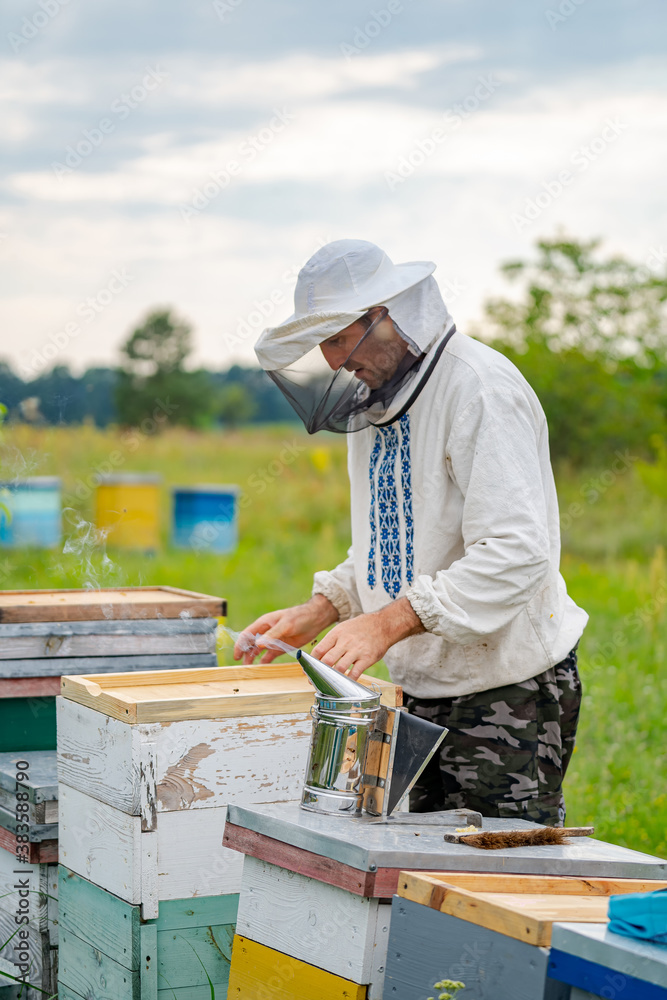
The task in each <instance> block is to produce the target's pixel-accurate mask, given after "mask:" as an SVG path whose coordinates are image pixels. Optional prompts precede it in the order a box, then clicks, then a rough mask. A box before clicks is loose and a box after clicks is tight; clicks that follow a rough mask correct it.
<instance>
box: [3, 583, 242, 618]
mask: <svg viewBox="0 0 667 1000" xmlns="http://www.w3.org/2000/svg"><path fill="white" fill-rule="evenodd" d="M226 614H227V602H226V601H225V600H223V599H222V598H220V597H212V596H211V595H210V594H198V593H195V592H194V591H190V590H179V589H178V588H176V587H127V588H125V589H123V590H120V589H118V588H115V587H109V588H106V587H102V588H100V589H98V590H5V591H2V592H1V593H0V622H44V621H93V620H96V619H102V620H109V619H112V618H117V619H124V618H178V617H180V616H185V617H188V618H220V617H223V616H224V615H226Z"/></svg>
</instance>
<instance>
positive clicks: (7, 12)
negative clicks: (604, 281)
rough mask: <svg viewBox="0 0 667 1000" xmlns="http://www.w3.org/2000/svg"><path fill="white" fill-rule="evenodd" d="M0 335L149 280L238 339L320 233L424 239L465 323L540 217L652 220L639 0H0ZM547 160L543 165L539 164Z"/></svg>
mask: <svg viewBox="0 0 667 1000" xmlns="http://www.w3.org/2000/svg"><path fill="white" fill-rule="evenodd" d="M2 7H3V20H4V26H3V31H2V34H1V36H0V44H1V45H3V46H4V58H3V60H2V67H1V70H0V92H1V94H2V102H3V116H2V118H3V129H2V136H3V142H2V144H1V148H2V156H3V159H4V163H3V170H2V175H1V178H0V259H1V260H2V316H1V323H0V357H4V358H5V359H9V360H10V361H11V363H12V364H13V366H14V367H15V368H16V369H17V370H18V371H20V372H21V373H22V374H24V376H26V377H30V376H33V375H36V374H39V372H40V371H43V370H44V369H45V368H49V367H51V366H52V365H53V364H55V363H58V364H62V363H68V364H70V365H72V367H73V368H74V369H75V370H77V371H80V370H81V369H82V368H83V367H85V366H88V365H92V364H96V363H102V364H113V363H115V362H116V361H117V358H118V348H119V345H120V344H121V343H122V341H123V340H124V339H125V337H126V336H127V334H128V332H129V331H130V330H131V329H132V328H133V326H134V325H136V322H137V321H138V320H139V319H140V317H141V316H142V314H143V313H145V311H146V310H147V309H149V308H150V307H154V306H156V305H170V306H173V307H175V309H176V310H177V311H178V312H179V313H181V314H182V315H184V316H185V317H186V318H188V319H189V320H190V321H191V323H192V324H193V326H194V328H195V331H196V348H197V354H196V361H197V362H198V363H203V364H205V365H207V366H209V367H212V368H223V367H226V366H227V365H229V364H230V363H231V362H232V361H234V360H242V361H250V360H254V355H253V352H252V344H253V342H254V340H255V339H256V338H257V336H258V335H259V333H260V332H261V329H262V328H263V326H266V325H273V324H274V323H276V322H279V321H280V320H282V319H283V318H285V317H286V316H287V315H288V314H289V313H290V312H291V292H292V290H293V285H294V279H295V276H296V272H297V270H298V268H299V266H300V265H301V264H302V263H303V262H304V261H305V260H306V259H307V258H308V257H309V256H310V255H311V254H312V253H313V252H314V251H315V250H316V249H317V248H318V247H319V246H320V245H321V244H322V243H324V242H327V241H329V240H332V239H339V238H341V237H356V238H361V239H369V240H372V241H374V242H376V243H379V244H380V245H381V246H383V247H384V248H385V249H386V250H387V252H388V253H389V254H390V256H392V257H393V259H394V260H396V261H404V260H415V259H420V260H434V261H436V263H437V265H438V268H437V271H436V278H437V279H438V280H439V282H440V285H441V288H442V289H443V293H444V296H445V299H446V300H447V302H448V305H449V307H450V311H451V312H452V314H453V315H454V317H455V319H456V320H457V324H458V325H459V327H460V328H463V329H464V330H465V329H466V328H467V327H468V325H469V324H470V322H471V321H473V320H474V319H475V318H478V317H479V316H480V315H481V308H482V303H483V301H484V298H485V297H486V296H487V295H488V294H490V293H493V292H496V291H498V290H499V289H500V288H502V287H503V285H502V281H501V279H499V277H498V265H499V263H500V262H501V261H503V260H505V259H507V258H512V257H516V256H517V255H519V256H526V255H528V254H529V253H530V248H531V245H532V244H533V243H534V241H535V239H536V238H537V237H539V236H545V235H552V234H554V233H555V232H556V231H557V230H558V228H559V227H561V228H564V229H565V230H566V231H567V232H568V233H570V234H572V235H574V236H579V237H590V236H602V237H604V238H605V241H606V245H607V246H608V247H609V249H610V250H611V249H613V250H620V251H623V252H626V253H627V254H629V255H631V256H632V257H634V258H636V259H638V260H639V259H641V260H646V259H648V258H649V257H650V256H651V254H655V251H656V249H658V250H659V249H660V248H661V246H663V245H667V238H666V226H665V224H666V222H667V208H666V205H665V197H664V193H665V181H664V178H665V164H666V163H667V96H666V87H665V84H666V78H667V60H666V59H665V40H666V39H667V31H666V28H667V5H665V3H664V0H644V2H642V0H553V2H551V0H508V2H507V3H504V4H500V3H498V0H391V2H387V0H377V3H374V4H370V3H369V4H366V3H358V2H357V3H352V2H350V0H336V2H335V3H334V2H322V0H318V2H314V0H310V2H307V0H292V2H289V0H215V2H211V0H188V2H181V3H177V2H175V0H160V2H158V0H131V2H130V0H114V2H113V3H112V2H110V0H95V2H93V3H84V2H83V0H68V2H67V3H61V2H60V0H34V2H33V0H3V4H2ZM559 177H560V179H559Z"/></svg>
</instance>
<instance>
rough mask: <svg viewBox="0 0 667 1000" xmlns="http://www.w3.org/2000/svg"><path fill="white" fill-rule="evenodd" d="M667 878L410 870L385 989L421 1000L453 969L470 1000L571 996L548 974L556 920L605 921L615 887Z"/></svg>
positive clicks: (652, 885)
mask: <svg viewBox="0 0 667 1000" xmlns="http://www.w3.org/2000/svg"><path fill="white" fill-rule="evenodd" d="M537 850H539V848H538V849H537ZM664 886H667V883H665V882H659V881H657V880H648V879H646V880H644V879H632V878H575V877H563V876H560V877H552V876H548V875H510V874H504V873H502V874H495V873H494V874H492V873H489V874H485V873H474V874H473V873H470V874H467V873H461V872H437V873H436V872H402V873H401V879H400V882H399V888H398V897H395V898H394V905H393V906H392V922H391V931H390V936H389V947H388V956H387V978H386V980H385V990H386V993H385V995H386V996H389V997H391V996H393V995H396V996H397V997H398V996H400V997H401V1000H417V998H420V1000H421V998H422V997H423V996H427V995H429V994H428V992H426V991H428V990H431V995H432V993H433V985H434V983H435V982H436V981H440V980H442V979H453V980H458V981H462V982H465V984H466V989H465V990H463V991H462V992H461V993H460V996H461V998H462V1000H464V998H465V997H466V996H470V997H475V1000H486V998H487V997H488V998H491V997H493V998H494V1000H542V998H544V1000H547V998H548V1000H568V998H569V986H565V985H564V984H561V983H558V982H556V981H555V980H553V979H551V978H550V977H549V974H548V963H549V949H550V945H551V934H552V928H553V926H554V924H556V923H560V922H563V921H570V922H575V923H582V924H596V925H597V924H601V923H602V924H604V923H606V921H607V907H608V904H609V896H610V895H614V894H617V893H623V892H649V891H651V890H653V889H659V888H663V887H664ZM392 990H393V993H392Z"/></svg>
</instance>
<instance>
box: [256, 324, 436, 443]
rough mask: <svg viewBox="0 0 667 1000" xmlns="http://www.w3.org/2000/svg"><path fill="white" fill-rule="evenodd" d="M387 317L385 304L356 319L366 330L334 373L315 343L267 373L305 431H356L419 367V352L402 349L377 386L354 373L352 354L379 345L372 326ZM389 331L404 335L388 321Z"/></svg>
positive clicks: (377, 417)
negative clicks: (372, 315)
mask: <svg viewBox="0 0 667 1000" xmlns="http://www.w3.org/2000/svg"><path fill="white" fill-rule="evenodd" d="M387 316H388V310H387V308H386V307H383V308H382V311H381V312H380V313H379V315H378V316H376V317H375V318H374V319H372V320H371V318H370V317H369V316H368V315H366V316H364V317H362V321H363V322H364V323H365V324H366V326H367V329H366V330H365V332H364V333H363V335H362V336H361V338H360V339H359V341H358V342H357V343H356V344H355V346H354V348H353V349H352V351H351V352H350V354H349V355H348V357H347V358H346V360H345V361H344V362H343V364H342V365H341V366H340V368H338V369H337V370H336V371H334V372H333V373H332V369H331V368H330V367H329V365H328V364H327V361H326V360H325V357H324V355H323V353H322V351H321V349H320V348H319V347H316V348H314V349H313V350H311V351H309V352H308V353H307V354H306V355H305V356H304V357H303V358H300V359H299V360H298V361H296V362H294V363H293V364H291V365H288V366H286V367H285V368H279V369H275V370H273V371H271V370H270V371H267V374H268V375H269V376H270V377H271V379H272V380H273V381H274V382H275V383H276V385H277V386H278V388H279V389H280V391H281V392H282V393H283V395H284V396H285V398H286V399H287V400H288V401H289V403H290V404H291V406H292V408H293V409H294V410H295V411H296V413H297V414H298V415H299V417H300V418H301V420H302V421H303V423H304V425H305V427H306V430H307V431H308V433H309V434H314V433H315V432H316V431H320V430H328V431H334V432H336V433H338V434H349V433H351V432H353V431H359V430H361V429H362V428H364V427H368V426H369V424H373V423H376V422H379V421H381V420H382V418H383V416H384V415H385V414H386V412H387V410H388V408H389V407H390V405H391V403H392V402H393V400H394V398H395V397H396V395H397V394H398V393H399V392H400V391H401V390H402V389H403V388H404V387H405V386H406V385H407V384H408V383H409V382H410V381H411V380H412V379H414V377H415V375H416V373H417V372H418V371H419V368H420V366H421V363H422V361H423V358H424V355H423V354H421V355H416V354H415V353H413V351H412V350H410V349H408V350H407V351H406V353H405V355H404V357H403V359H402V360H401V361H400V362H399V364H398V367H397V369H396V371H395V372H394V374H393V375H392V376H391V377H390V378H389V379H388V380H387V381H386V382H385V383H384V384H383V385H381V386H380V387H379V388H377V389H370V388H369V387H368V386H367V385H366V384H365V383H364V382H362V381H361V380H360V379H359V378H358V377H357V375H355V372H354V355H355V352H357V351H358V350H359V348H360V346H361V345H362V344H364V347H365V349H366V351H367V350H368V348H369V347H370V348H371V349H374V348H375V349H377V350H378V351H381V350H382V349H383V344H382V340H381V339H380V338H379V336H378V333H377V330H376V328H377V326H378V324H379V323H380V322H381V321H382V320H383V319H386V318H387ZM392 323H393V326H394V329H395V330H396V332H397V333H398V334H399V335H400V336H401V337H403V339H404V340H405V341H406V344H408V345H409V343H410V342H409V341H408V339H407V338H406V337H405V335H404V334H403V333H402V331H401V330H400V329H399V327H398V326H397V324H396V322H395V321H393V320H392Z"/></svg>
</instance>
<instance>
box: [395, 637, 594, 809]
mask: <svg viewBox="0 0 667 1000" xmlns="http://www.w3.org/2000/svg"><path fill="white" fill-rule="evenodd" d="M580 703H581V682H580V680H579V674H578V672H577V654H576V647H575V648H574V649H573V650H572V652H571V653H570V654H569V655H568V656H567V657H566V658H565V659H564V660H562V661H561V662H560V663H557V664H556V665H555V666H554V667H551V668H550V669H549V670H545V671H544V673H541V674H539V675H538V676H537V677H532V678H531V679H530V680H527V681H522V683H520V684H508V685H506V686H505V687H499V688H493V689H492V690H490V691H481V692H479V693H478V694H470V695H463V696H461V697H459V698H445V699H430V698H414V697H412V696H411V695H405V696H404V704H405V706H406V708H407V709H408V711H409V712H411V713H412V714H413V715H418V716H419V717H420V718H422V719H428V720H430V721H431V722H436V723H437V724H438V725H439V726H446V727H447V728H448V729H449V733H448V734H447V737H446V738H445V741H444V743H443V744H442V746H441V749H440V754H439V756H438V755H436V756H435V757H434V758H433V759H432V760H431V762H430V763H429V764H428V765H427V767H426V769H425V771H424V772H423V774H422V775H421V777H420V779H419V781H418V782H417V784H416V785H415V787H414V788H413V790H412V792H411V793H410V810H411V812H434V811H436V810H440V809H455V808H467V809H476V810H478V811H479V812H481V813H482V815H484V816H506V817H510V818H515V819H527V820H531V821H532V822H535V823H544V824H546V825H547V826H562V825H563V822H564V820H565V801H564V798H563V790H562V782H563V778H564V776H565V772H566V770H567V766H568V764H569V762H570V758H571V756H572V751H573V750H574V740H575V734H576V731H577V721H578V718H579V706H580Z"/></svg>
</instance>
